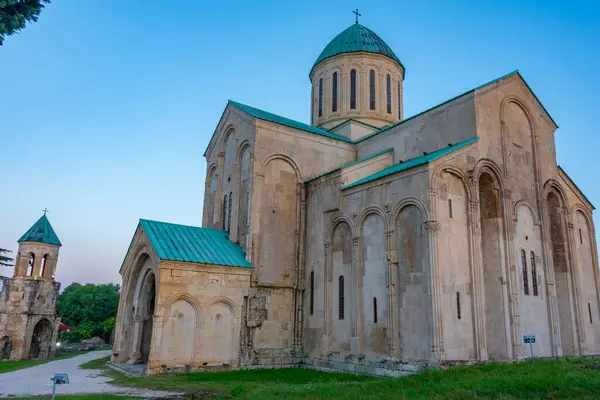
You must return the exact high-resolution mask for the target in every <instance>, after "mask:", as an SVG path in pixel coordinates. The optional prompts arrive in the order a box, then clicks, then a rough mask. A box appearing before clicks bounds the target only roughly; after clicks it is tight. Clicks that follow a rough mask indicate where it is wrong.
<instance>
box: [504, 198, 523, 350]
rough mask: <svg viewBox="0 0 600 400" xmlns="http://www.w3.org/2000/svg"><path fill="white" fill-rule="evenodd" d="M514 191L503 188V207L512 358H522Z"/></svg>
mask: <svg viewBox="0 0 600 400" xmlns="http://www.w3.org/2000/svg"><path fill="white" fill-rule="evenodd" d="M511 199H512V192H511V191H510V190H508V189H504V190H502V206H503V207H502V208H503V214H504V215H503V220H504V243H505V252H506V264H507V266H508V270H507V273H508V288H507V292H508V307H509V315H510V319H509V320H510V332H511V342H512V358H513V359H517V360H520V359H521V358H523V357H522V355H521V342H522V336H521V317H520V315H521V312H520V307H519V290H520V287H519V274H518V273H517V266H516V265H515V247H514V235H515V233H514V224H513V219H512V209H513V204H512V200H511Z"/></svg>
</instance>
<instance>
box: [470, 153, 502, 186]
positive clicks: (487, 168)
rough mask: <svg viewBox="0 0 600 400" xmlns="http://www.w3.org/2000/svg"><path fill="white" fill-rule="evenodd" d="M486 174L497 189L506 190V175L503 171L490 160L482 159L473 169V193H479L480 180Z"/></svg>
mask: <svg viewBox="0 0 600 400" xmlns="http://www.w3.org/2000/svg"><path fill="white" fill-rule="evenodd" d="M484 173H487V174H489V175H490V176H491V178H492V180H493V181H494V188H495V189H499V190H502V189H504V187H505V185H504V173H503V172H502V169H501V168H500V167H499V166H498V164H496V163H495V162H494V161H492V160H490V159H489V158H482V159H480V160H479V161H478V162H477V164H476V165H475V168H474V169H473V178H472V182H473V193H478V192H479V179H480V178H481V175H483V174H484Z"/></svg>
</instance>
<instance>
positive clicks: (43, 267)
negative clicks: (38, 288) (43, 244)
mask: <svg viewBox="0 0 600 400" xmlns="http://www.w3.org/2000/svg"><path fill="white" fill-rule="evenodd" d="M47 259H48V254H44V257H42V263H41V265H40V276H42V277H43V276H44V275H45V273H46V260H47Z"/></svg>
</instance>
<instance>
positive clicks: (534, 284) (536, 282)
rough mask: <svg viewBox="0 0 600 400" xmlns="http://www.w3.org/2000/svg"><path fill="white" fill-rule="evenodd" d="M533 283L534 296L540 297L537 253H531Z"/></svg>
mask: <svg viewBox="0 0 600 400" xmlns="http://www.w3.org/2000/svg"><path fill="white" fill-rule="evenodd" d="M530 255H531V283H532V285H533V295H534V296H537V295H538V281H537V268H536V266H535V253H534V252H533V251H532V252H531V254H530Z"/></svg>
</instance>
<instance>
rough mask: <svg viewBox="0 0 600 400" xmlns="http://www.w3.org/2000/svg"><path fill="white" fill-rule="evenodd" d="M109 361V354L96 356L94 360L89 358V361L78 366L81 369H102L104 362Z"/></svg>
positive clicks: (104, 366)
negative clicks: (100, 356)
mask: <svg viewBox="0 0 600 400" xmlns="http://www.w3.org/2000/svg"><path fill="white" fill-rule="evenodd" d="M109 361H110V356H108V357H102V358H96V359H95V360H91V361H88V362H85V363H83V364H81V365H80V366H79V368H81V369H101V370H102V369H105V368H106V363H107V362H109Z"/></svg>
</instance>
